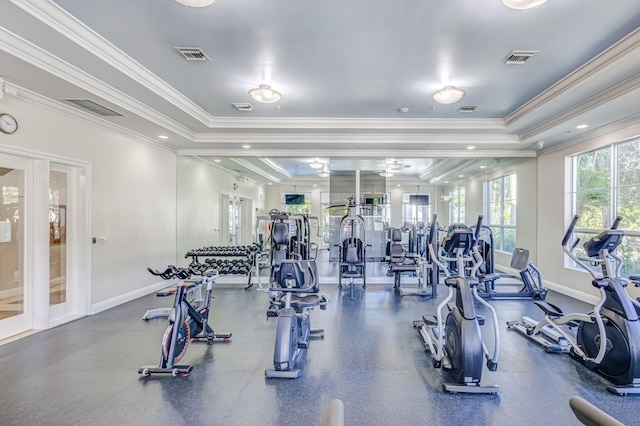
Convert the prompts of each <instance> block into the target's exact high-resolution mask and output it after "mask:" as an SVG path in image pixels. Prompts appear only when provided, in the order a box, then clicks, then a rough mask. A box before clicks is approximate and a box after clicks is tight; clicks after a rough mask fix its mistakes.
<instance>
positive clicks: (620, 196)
mask: <svg viewBox="0 0 640 426" xmlns="http://www.w3.org/2000/svg"><path fill="white" fill-rule="evenodd" d="M572 166H573V173H572V175H573V182H572V192H571V193H572V201H573V203H572V205H573V212H572V215H573V214H578V215H579V216H580V220H579V222H578V225H577V227H576V236H577V237H579V238H580V239H581V241H582V242H585V241H587V240H589V239H590V238H591V237H593V236H594V235H597V234H599V233H600V232H601V231H602V230H603V229H605V228H609V227H610V226H611V223H612V222H613V220H614V219H615V217H616V216H621V217H622V222H621V224H620V229H623V230H624V231H625V238H624V240H623V243H622V244H621V245H620V247H619V248H618V254H620V255H621V256H622V258H623V261H624V264H623V269H622V274H623V275H624V276H628V275H630V274H632V273H637V272H639V271H640V197H638V194H639V193H640V173H638V168H639V167H640V140H638V139H636V140H632V141H627V142H622V143H618V144H613V145H611V146H608V147H605V148H601V149H597V150H595V151H590V152H586V153H583V154H579V155H576V156H574V157H573V158H572ZM581 248H582V244H579V246H578V250H581Z"/></svg>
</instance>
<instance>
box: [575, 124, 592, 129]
mask: <svg viewBox="0 0 640 426" xmlns="http://www.w3.org/2000/svg"><path fill="white" fill-rule="evenodd" d="M587 127H589V125H588V124H578V125H577V126H576V129H586V128H587Z"/></svg>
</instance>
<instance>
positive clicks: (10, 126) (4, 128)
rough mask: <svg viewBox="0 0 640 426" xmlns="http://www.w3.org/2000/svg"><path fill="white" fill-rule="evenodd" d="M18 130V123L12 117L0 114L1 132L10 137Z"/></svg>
mask: <svg viewBox="0 0 640 426" xmlns="http://www.w3.org/2000/svg"><path fill="white" fill-rule="evenodd" d="M16 130H18V121H17V120H16V119H15V118H13V116H12V115H9V114H3V113H0V132H2V133H6V134H7V135H10V134H12V133H15V131H16Z"/></svg>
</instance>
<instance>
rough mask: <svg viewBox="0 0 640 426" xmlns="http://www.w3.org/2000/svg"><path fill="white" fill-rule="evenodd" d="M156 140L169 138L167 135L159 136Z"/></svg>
mask: <svg viewBox="0 0 640 426" xmlns="http://www.w3.org/2000/svg"><path fill="white" fill-rule="evenodd" d="M158 139H169V136H167V135H160V136H158Z"/></svg>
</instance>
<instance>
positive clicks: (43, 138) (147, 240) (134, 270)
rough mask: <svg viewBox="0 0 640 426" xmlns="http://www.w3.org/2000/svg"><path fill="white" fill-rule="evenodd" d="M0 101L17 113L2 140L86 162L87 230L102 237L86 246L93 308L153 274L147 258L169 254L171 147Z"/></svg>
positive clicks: (154, 261) (164, 258) (154, 260)
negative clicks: (88, 184)
mask: <svg viewBox="0 0 640 426" xmlns="http://www.w3.org/2000/svg"><path fill="white" fill-rule="evenodd" d="M0 105H1V106H2V110H3V112H9V113H11V114H13V115H14V116H15V117H16V118H17V120H18V121H19V130H18V132H17V133H15V134H13V135H11V136H6V135H1V136H0V144H1V145H4V146H15V147H16V148H18V149H24V150H29V151H35V152H38V153H43V154H47V155H53V156H56V157H63V158H66V159H70V160H75V161H78V162H83V163H89V164H90V165H91V173H92V175H91V177H90V181H91V183H92V185H91V188H90V189H89V190H90V199H91V206H90V214H89V215H90V221H91V232H92V235H93V236H105V237H107V238H108V241H107V242H106V243H104V244H95V245H92V246H90V250H91V283H90V292H91V303H92V304H93V310H94V311H95V310H100V309H104V308H106V307H109V306H110V305H111V304H112V303H111V302H112V301H115V300H117V302H113V303H121V302H122V301H124V300H126V299H127V294H133V293H134V292H135V291H136V290H139V289H142V288H144V287H145V286H148V285H149V284H150V283H153V282H155V281H157V278H154V277H152V276H151V275H150V274H149V273H148V272H147V271H146V268H147V266H155V267H158V268H159V267H162V266H163V265H166V264H168V263H172V262H174V261H175V258H176V245H175V241H176V226H175V223H176V184H175V176H176V157H175V154H174V153H172V152H169V151H167V150H165V149H161V148H157V147H154V146H151V145H148V144H144V143H139V142H137V141H136V140H134V139H132V138H129V137H125V136H123V135H121V134H119V133H116V132H114V131H110V130H107V129H105V128H102V127H98V126H95V125H92V124H90V123H87V122H85V121H83V120H80V119H77V118H73V117H71V116H69V115H66V114H63V113H60V112H56V111H53V110H50V109H48V108H44V107H42V106H40V105H37V104H34V103H32V102H29V101H25V100H22V99H19V98H16V97H13V96H5V98H4V99H3V100H2V101H1V102H0ZM0 148H2V147H0Z"/></svg>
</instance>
